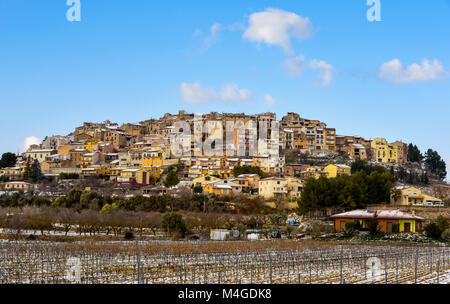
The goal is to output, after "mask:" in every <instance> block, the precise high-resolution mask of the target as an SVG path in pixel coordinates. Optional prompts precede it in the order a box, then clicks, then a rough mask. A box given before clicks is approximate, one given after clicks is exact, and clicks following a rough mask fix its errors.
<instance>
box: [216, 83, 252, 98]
mask: <svg viewBox="0 0 450 304" xmlns="http://www.w3.org/2000/svg"><path fill="white" fill-rule="evenodd" d="M251 95H252V92H251V91H250V90H247V89H239V86H238V85H237V84H235V83H230V84H227V85H225V86H224V87H223V88H222V91H221V92H220V99H221V100H223V101H228V102H236V101H243V100H246V99H249V98H250V96H251Z"/></svg>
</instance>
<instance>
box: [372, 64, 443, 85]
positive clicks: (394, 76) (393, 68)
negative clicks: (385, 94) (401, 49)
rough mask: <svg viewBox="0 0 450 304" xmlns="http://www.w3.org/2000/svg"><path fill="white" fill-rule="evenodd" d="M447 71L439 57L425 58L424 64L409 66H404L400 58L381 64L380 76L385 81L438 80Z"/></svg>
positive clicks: (401, 82) (398, 82) (402, 82)
mask: <svg viewBox="0 0 450 304" xmlns="http://www.w3.org/2000/svg"><path fill="white" fill-rule="evenodd" d="M446 73H447V71H445V69H444V67H443V66H442V64H441V63H440V62H439V61H438V60H437V59H435V60H433V62H430V61H429V60H428V59H423V60H422V65H420V64H417V63H413V64H411V65H409V66H403V64H402V62H401V61H400V60H398V59H394V60H392V61H389V62H386V63H384V64H383V65H382V66H381V68H380V70H379V72H378V77H379V79H380V80H382V81H385V82H391V83H396V84H404V83H411V82H415V81H431V80H438V79H439V78H440V77H441V76H442V75H444V74H446Z"/></svg>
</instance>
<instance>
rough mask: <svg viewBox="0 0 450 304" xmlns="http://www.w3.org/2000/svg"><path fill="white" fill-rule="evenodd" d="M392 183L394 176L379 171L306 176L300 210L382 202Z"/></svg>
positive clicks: (348, 206)
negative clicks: (332, 175)
mask: <svg viewBox="0 0 450 304" xmlns="http://www.w3.org/2000/svg"><path fill="white" fill-rule="evenodd" d="M394 183H395V179H394V177H393V176H392V175H391V174H390V173H388V172H385V173H380V172H378V171H374V172H372V173H370V174H367V173H366V172H364V171H359V172H357V173H356V174H354V175H352V176H348V175H340V176H338V177H336V178H326V177H321V178H319V179H309V180H307V182H306V184H305V186H304V188H303V191H302V195H301V197H300V199H299V200H298V206H299V212H300V213H302V214H304V213H306V212H309V211H316V210H327V209H329V208H333V207H340V208H343V209H344V210H352V209H356V208H363V207H366V206H367V205H369V204H381V203H383V204H385V203H387V202H389V200H390V195H391V189H392V187H393V186H394Z"/></svg>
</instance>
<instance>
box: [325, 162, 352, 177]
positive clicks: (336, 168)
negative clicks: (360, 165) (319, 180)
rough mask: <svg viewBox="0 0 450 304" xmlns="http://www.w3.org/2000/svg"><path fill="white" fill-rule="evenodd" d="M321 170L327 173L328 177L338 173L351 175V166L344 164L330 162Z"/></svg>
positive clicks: (335, 175)
mask: <svg viewBox="0 0 450 304" xmlns="http://www.w3.org/2000/svg"><path fill="white" fill-rule="evenodd" d="M323 171H325V172H327V173H328V177H329V178H334V177H337V176H338V175H351V174H352V168H351V167H349V166H346V165H339V164H331V165H328V166H326V167H325V168H323Z"/></svg>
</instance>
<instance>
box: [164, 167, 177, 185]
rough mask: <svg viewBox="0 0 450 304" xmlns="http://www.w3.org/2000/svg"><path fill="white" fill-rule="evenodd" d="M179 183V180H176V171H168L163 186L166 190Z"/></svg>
mask: <svg viewBox="0 0 450 304" xmlns="http://www.w3.org/2000/svg"><path fill="white" fill-rule="evenodd" d="M179 183H180V179H179V178H178V174H177V171H176V170H170V172H169V174H167V177H166V180H165V181H164V186H166V187H167V188H170V187H173V186H176V185H178V184H179Z"/></svg>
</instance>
